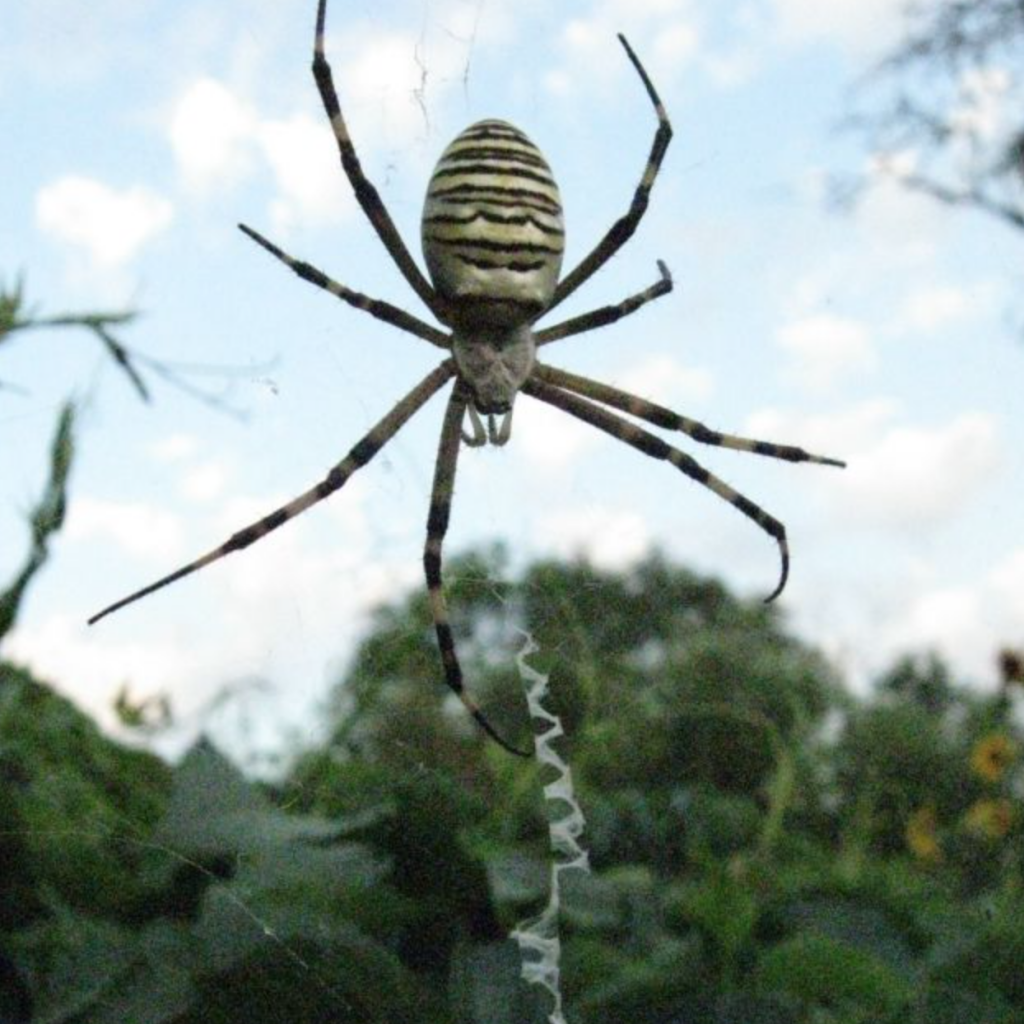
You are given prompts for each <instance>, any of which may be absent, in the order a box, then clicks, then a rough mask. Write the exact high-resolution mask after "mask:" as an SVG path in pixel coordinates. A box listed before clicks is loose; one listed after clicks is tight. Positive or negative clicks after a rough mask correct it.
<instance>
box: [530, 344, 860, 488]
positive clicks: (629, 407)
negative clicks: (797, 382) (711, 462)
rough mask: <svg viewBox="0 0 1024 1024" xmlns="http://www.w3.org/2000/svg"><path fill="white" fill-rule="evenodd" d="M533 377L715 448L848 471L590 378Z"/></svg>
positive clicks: (553, 372)
mask: <svg viewBox="0 0 1024 1024" xmlns="http://www.w3.org/2000/svg"><path fill="white" fill-rule="evenodd" d="M533 373H534V376H536V377H537V378H539V379H540V380H542V381H545V382H546V383H548V384H554V385H555V386H556V387H560V388H564V389H565V390H566V391H572V392H573V393H574V394H577V395H582V396H583V397H584V398H592V399H593V400H594V401H595V402H602V403H603V404H604V405H610V406H612V407H613V408H615V409H621V410H622V411H623V412H628V413H629V414H630V415H631V416H636V417H637V419H641V420H646V421H647V422H648V423H653V424H654V425H655V426H656V427H664V428H665V429H666V430H679V431H682V433H684V434H686V435H687V436H688V437H692V438H693V439H694V440H695V441H699V442H700V443H701V444H710V445H715V446H716V447H718V448H732V449H734V450H735V451H739V452H753V453H754V454H755V455H767V456H769V457H771V458H773V459H784V460H785V461H786V462H817V463H819V464H820V465H823V466H839V467H840V468H845V467H846V463H845V462H842V461H840V460H839V459H830V458H828V457H826V456H824V455H811V453H810V452H807V451H804V449H803V448H797V447H796V446H794V445H789V444H774V443H773V442H771V441H758V440H755V439H754V438H750V437H738V436H737V435H735V434H723V433H722V432H721V431H718V430H712V429H711V428H710V427H706V426H704V424H703V423H701V422H699V421H698V420H691V419H690V418H689V417H687V416H680V415H679V414H678V413H674V412H673V411H672V410H671V409H666V408H665V406H663V405H658V404H657V403H655V402H649V401H647V399H645V398H640V397H639V396H637V395H632V394H630V393H629V392H628V391H621V390H620V389H619V388H614V387H612V386H611V385H610V384H602V383H601V382H600V381H597V380H592V379H591V378H590V377H581V376H580V375H579V374H576V373H569V371H568V370H558V369H556V368H555V367H553V366H544V365H542V364H540V363H537V364H536V365H535V366H534V368H533Z"/></svg>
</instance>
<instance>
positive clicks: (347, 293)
mask: <svg viewBox="0 0 1024 1024" xmlns="http://www.w3.org/2000/svg"><path fill="white" fill-rule="evenodd" d="M238 227H239V228H240V230H242V231H243V232H244V233H245V234H247V235H248V236H249V237H250V238H251V239H252V240H253V241H254V242H255V243H256V244H257V245H261V246H262V247H263V248H264V249H266V250H267V252H269V253H270V254H271V255H272V256H276V257H277V258H278V259H279V260H280V261H281V262H282V263H283V264H284V265H285V266H287V267H290V268H291V269H292V270H293V271H294V272H295V273H296V274H298V276H299V277H301V278H302V280H303V281H309V283H310V284H315V285H316V286H317V288H323V290H324V291H326V292H330V293H331V294H332V295H334V296H335V297H336V298H339V299H341V300H342V301H344V302H347V303H348V304H349V305H350V306H355V307H356V309H362V310H364V311H365V312H367V313H369V314H370V315H371V316H375V317H376V318H377V319H378V320H383V321H384V322H385V323H388V324H391V325H392V326H393V327H398V328H400V329H401V330H403V331H408V332H409V333H410V334H415V335H416V336H417V337H418V338H422V339H423V340H424V341H429V342H430V344H431V345H436V346H437V347H438V348H443V349H450V348H451V347H452V343H451V339H450V338H449V337H448V335H447V334H445V333H444V331H439V330H438V329H437V328H436V327H431V326H430V324H425V323H424V322H423V321H422V320H420V319H419V318H417V317H414V316H413V315H412V314H411V313H406V311H405V310H404V309H399V308H398V307H397V306H392V305H391V303H390V302H384V301H383V300H381V299H371V298H370V296H369V295H363V293H362V292H357V291H353V290H352V289H351V288H347V287H346V286H345V285H343V284H339V283H338V282H337V281H335V280H333V279H332V278H329V277H328V276H327V275H326V274H325V273H324V272H323V271H322V270H318V269H317V268H316V267H314V266H313V265H312V264H311V263H306V262H305V261H304V260H297V259H295V257H294V256H289V255H288V253H286V252H285V251H284V250H283V249H280V248H278V247H277V246H276V245H274V243H273V242H271V241H270V240H269V239H267V238H264V237H263V236H262V235H261V234H260V233H259V232H258V231H255V230H253V228H251V227H249V226H248V225H246V224H239V225H238Z"/></svg>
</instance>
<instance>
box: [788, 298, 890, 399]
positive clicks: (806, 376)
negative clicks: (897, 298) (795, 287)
mask: <svg viewBox="0 0 1024 1024" xmlns="http://www.w3.org/2000/svg"><path fill="white" fill-rule="evenodd" d="M776 340H777V341H778V344H779V345H780V346H781V347H782V348H783V349H785V351H786V352H787V353H788V354H789V356H790V365H789V370H788V373H789V375H790V377H791V378H792V379H793V380H795V381H796V382H797V383H798V384H799V385H800V386H801V387H804V388H806V389H807V390H808V391H811V392H823V391H828V390H829V389H830V388H832V387H833V386H834V385H835V384H836V382H837V381H839V380H841V379H843V378H846V377H848V376H850V375H851V374H854V373H860V372H863V371H866V370H871V369H873V368H874V367H875V365H876V362H877V359H876V355H875V350H874V347H873V346H872V344H871V340H870V337H869V334H868V331H867V328H866V327H865V326H864V325H863V324H861V323H859V322H858V321H856V320H851V319H849V318H848V317H840V316H835V315H833V314H831V313H819V314H817V315H814V316H807V317H803V318H802V319H800V320H795V321H793V322H791V323H789V324H786V325H785V326H783V327H781V328H779V330H778V331H777V332H776Z"/></svg>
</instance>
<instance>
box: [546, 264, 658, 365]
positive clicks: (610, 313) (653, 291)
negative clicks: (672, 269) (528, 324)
mask: <svg viewBox="0 0 1024 1024" xmlns="http://www.w3.org/2000/svg"><path fill="white" fill-rule="evenodd" d="M658 271H659V272H660V274H661V278H660V279H659V280H658V281H657V282H656V283H654V284H652V285H651V286H650V288H645V289H644V290H643V291H642V292H637V293H636V294H635V295H630V296H629V298H628V299H623V300H622V302H618V303H616V304H615V305H614V306H602V307H601V308H600V309H592V310H591V311H590V312H589V313H583V314H582V315H580V316H574V317H573V318H572V319H571V320H564V321H562V323H560V324H555V325H554V326H552V327H545V328H543V329H542V330H539V331H536V332H535V333H534V340H535V341H536V342H537V344H538V345H547V344H549V343H550V342H552V341H560V340H561V339H562V338H568V337H571V336H572V335H573V334H582V333H583V332H584V331H592V330H594V329H595V328H597V327H606V326H607V325H608V324H613V323H615V321H616V320H621V319H622V318H623V317H624V316H629V314H630V313H635V312H636V311H637V310H638V309H639V308H640V307H641V306H646V305H647V303H648V302H652V301H653V300H654V299H657V298H660V297H661V296H662V295H667V294H668V293H669V292H670V291H672V275H671V274H670V273H669V269H668V267H667V266H665V264H664V263H663V262H662V261H661V260H658Z"/></svg>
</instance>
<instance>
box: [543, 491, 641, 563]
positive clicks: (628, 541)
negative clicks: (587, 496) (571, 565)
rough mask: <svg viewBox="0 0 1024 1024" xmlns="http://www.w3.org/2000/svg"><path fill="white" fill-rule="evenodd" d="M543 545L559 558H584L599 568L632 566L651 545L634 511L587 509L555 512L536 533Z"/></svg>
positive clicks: (600, 507) (593, 507) (592, 507)
mask: <svg viewBox="0 0 1024 1024" xmlns="http://www.w3.org/2000/svg"><path fill="white" fill-rule="evenodd" d="M539 540H540V541H541V543H542V544H546V545H549V546H550V547H552V548H554V550H555V553H556V554H557V555H558V556H560V557H562V558H573V557H576V556H579V555H585V556H586V557H587V558H588V559H589V560H590V561H592V562H593V563H594V564H595V565H597V566H599V567H600V568H602V569H611V570H618V569H624V568H625V567H626V566H628V565H631V564H632V563H633V562H635V561H636V560H637V559H638V558H640V557H641V556H643V555H644V554H645V553H646V552H647V551H648V550H649V549H650V546H651V534H650V531H649V529H648V527H647V524H646V523H645V522H644V520H643V518H642V517H641V516H640V515H639V514H638V513H636V512H632V511H624V510H620V509H613V508H608V507H605V506H598V505H594V506H588V507H584V508H571V509H563V510H560V511H555V512H553V513H551V514H550V515H549V516H547V517H546V518H545V519H544V521H543V524H542V525H541V527H540V530H539Z"/></svg>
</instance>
